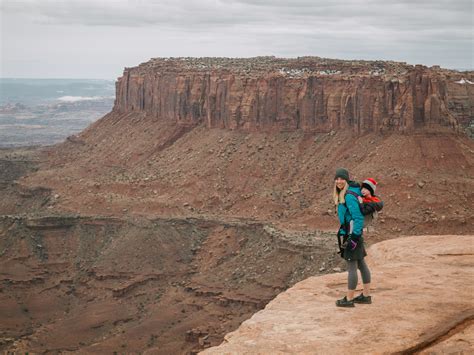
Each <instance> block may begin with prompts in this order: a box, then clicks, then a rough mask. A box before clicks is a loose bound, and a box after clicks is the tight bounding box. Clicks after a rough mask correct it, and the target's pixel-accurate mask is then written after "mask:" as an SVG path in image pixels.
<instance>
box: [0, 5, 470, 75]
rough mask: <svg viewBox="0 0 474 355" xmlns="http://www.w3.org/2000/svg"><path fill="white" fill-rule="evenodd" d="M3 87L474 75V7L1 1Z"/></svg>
mask: <svg viewBox="0 0 474 355" xmlns="http://www.w3.org/2000/svg"><path fill="white" fill-rule="evenodd" d="M0 4H1V5H0V6H1V48H0V50H1V67H0V76H1V77H30V78H106V79H115V78H117V77H118V76H121V75H122V72H123V68H124V67H130V66H136V65H138V64H139V63H141V62H144V61H147V60H149V59H150V58H153V57H178V56H198V57H201V56H219V57H252V56H258V55H275V56H278V57H298V56H305V55H314V56H320V57H328V58H340V59H369V60H372V59H384V60H396V61H404V62H408V63H410V64H425V65H428V66H430V65H434V64H438V65H441V66H442V67H446V68H459V69H464V68H468V69H472V68H473V51H474V49H473V46H474V45H473V16H474V15H473V9H472V0H431V1H428V0H394V1H390V0H366V1H362V0H345V1H342V0H326V1H320V0H254V1H251V0H128V1H127V0H0Z"/></svg>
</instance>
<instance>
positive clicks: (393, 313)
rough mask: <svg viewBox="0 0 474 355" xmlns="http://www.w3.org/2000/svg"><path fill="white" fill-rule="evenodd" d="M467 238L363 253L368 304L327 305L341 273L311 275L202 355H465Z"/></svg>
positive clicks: (469, 346)
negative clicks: (369, 275) (368, 281)
mask: <svg viewBox="0 0 474 355" xmlns="http://www.w3.org/2000/svg"><path fill="white" fill-rule="evenodd" d="M473 237H474V236H455V235H450V236H423V237H421V236H418V237H406V238H399V239H394V240H390V241H385V242H382V243H378V244H376V245H374V246H373V247H372V248H371V249H370V251H369V256H370V260H369V264H370V266H371V269H372V275H373V285H374V286H375V289H374V290H373V294H372V298H373V303H372V304H371V305H356V307H355V308H352V309H351V308H346V309H344V308H337V307H336V306H335V305H334V301H335V299H336V298H338V297H340V296H341V295H343V294H344V292H345V287H346V278H347V275H346V273H339V274H332V275H326V276H322V277H311V278H309V279H306V280H304V281H302V282H300V283H298V284H296V285H295V286H294V287H292V288H291V289H289V290H287V291H286V292H284V293H282V294H280V295H279V296H278V297H277V298H275V299H274V300H273V301H271V302H270V303H269V304H268V305H267V306H266V307H265V309H264V310H262V311H260V312H258V313H256V314H255V315H254V316H252V318H250V319H249V320H247V321H245V322H244V323H243V324H242V325H241V326H240V328H239V329H238V330H236V331H235V332H232V333H230V334H228V335H226V337H225V341H224V343H223V344H222V345H220V346H218V347H215V348H211V349H208V350H207V351H204V352H203V353H202V354H206V355H208V354H209V355H210V354H349V353H352V354H412V353H415V352H416V353H418V352H420V351H421V352H422V353H429V354H432V353H433V352H432V351H434V353H445V352H449V353H459V354H461V353H466V354H467V353H471V352H472V350H473V349H474V343H473V332H474V326H473V325H474V312H473V309H474V307H473V306H474V303H473V300H472V285H471V284H472V275H473V271H474V269H473V267H474V263H473V258H472V255H473V253H474V250H473V248H472V241H473Z"/></svg>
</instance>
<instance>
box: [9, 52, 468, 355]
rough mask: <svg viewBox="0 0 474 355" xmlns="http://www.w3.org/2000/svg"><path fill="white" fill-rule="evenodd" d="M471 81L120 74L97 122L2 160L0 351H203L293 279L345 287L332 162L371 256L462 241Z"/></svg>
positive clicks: (404, 75) (394, 69)
mask: <svg viewBox="0 0 474 355" xmlns="http://www.w3.org/2000/svg"><path fill="white" fill-rule="evenodd" d="M463 80H464V81H463ZM472 81H474V73H473V72H457V71H452V70H447V69H443V68H439V67H431V68H427V67H424V66H419V65H418V66H412V65H408V64H406V63H398V62H382V61H373V62H363V61H341V60H330V59H324V58H317V57H301V58H297V59H282V58H274V57H257V58H247V59H236V58H161V59H160V58H156V59H152V60H150V61H149V62H146V63H143V64H140V65H139V66H137V67H134V68H126V69H125V70H124V74H123V76H122V77H120V78H119V79H118V80H117V82H116V99H115V104H114V107H113V109H112V111H111V112H110V113H108V114H106V115H105V116H104V117H103V118H101V119H100V120H98V121H97V122H95V123H93V124H91V125H90V126H89V127H88V128H87V129H85V130H84V131H82V132H81V133H79V134H76V135H72V136H70V137H68V138H67V139H66V140H65V141H64V142H62V143H60V144H57V145H54V146H50V147H44V148H37V149H34V148H19V149H2V150H0V167H1V169H0V189H1V190H0V191H1V193H2V199H0V216H1V218H0V265H1V268H0V270H1V271H0V282H1V284H2V288H1V292H0V304H1V306H0V317H1V319H2V326H1V328H0V349H1V350H3V351H18V352H26V351H31V352H35V353H43V352H67V351H72V352H86V353H94V352H95V353H97V352H117V353H127V352H147V353H162V354H167V353H183V354H184V353H197V352H199V351H201V350H203V349H206V348H209V347H211V346H216V345H219V344H220V343H221V342H222V341H223V340H224V336H225V335H226V334H227V333H229V332H232V331H234V330H235V329H237V328H238V327H239V325H240V324H241V323H242V322H244V321H245V320H247V319H249V318H250V317H252V315H253V314H255V313H256V312H258V311H259V310H261V309H262V308H264V307H265V305H267V304H268V302H270V301H271V300H272V299H274V298H275V297H276V296H277V295H278V294H280V293H282V292H283V291H285V290H287V289H288V288H290V291H289V292H292V291H291V290H292V289H291V287H292V286H294V285H296V286H295V287H297V288H298V287H300V286H298V285H300V283H298V282H300V281H302V282H303V283H304V282H315V283H318V282H324V281H314V280H319V279H321V280H326V278H334V277H336V278H337V277H339V278H340V277H341V275H343V274H341V271H343V270H344V263H343V261H342V260H341V259H340V258H339V257H338V256H337V254H335V251H336V250H337V242H336V239H335V230H336V229H337V227H338V222H337V220H336V218H335V215H334V206H333V203H332V201H331V193H332V188H333V177H334V171H335V169H336V168H338V167H341V166H344V167H346V168H347V169H349V171H350V173H351V177H352V178H353V179H354V180H358V181H361V180H364V179H365V178H367V177H373V178H375V179H376V180H377V181H378V185H377V193H378V194H379V196H380V197H381V198H382V199H383V201H384V202H385V208H384V210H382V212H381V213H380V214H379V217H378V218H377V220H376V221H375V223H374V225H372V226H370V228H369V230H368V231H367V232H366V233H367V243H368V244H369V245H370V246H373V247H374V248H377V246H378V245H384V244H383V243H392V242H393V243H396V242H397V241H398V240H399V239H400V240H402V239H403V238H401V237H404V236H414V237H413V238H417V237H420V238H424V237H421V236H423V235H430V234H436V235H464V236H465V237H463V238H472V236H471V234H472V226H473V225H474V223H473V222H474V216H473V215H472V210H473V207H474V205H473V202H472V201H473V200H474V194H473V191H474V179H473V178H472V177H473V176H474V141H473V140H472V139H471V138H470V134H471V133H470V132H471V131H470V127H471V122H472V120H473V117H474V115H473V107H474V104H473V102H474V92H473V88H472V86H474V85H471V84H469V82H472ZM447 240H449V241H451V240H456V239H452V238H450V239H447ZM469 240H470V239H469ZM394 245H395V246H394V248H396V244H394ZM379 248H381V247H379ZM374 250H376V249H374ZM443 260H445V259H443ZM466 270H467V269H466ZM394 272H396V270H395V271H394ZM334 273H336V274H334ZM326 274H331V275H326ZM334 275H336V276H334ZM337 275H339V276H337ZM313 276H316V278H312V277H313ZM308 277H311V278H310V279H309V280H308V281H303V280H305V279H307V278H308ZM380 280H381V281H380V282H382V279H380ZM341 285H342V284H341ZM341 287H342V286H341ZM453 287H454V286H453ZM456 287H457V286H456ZM342 289H343V288H341V289H340V290H339V289H338V291H341V292H342ZM427 292H428V291H427ZM333 293H334V292H333ZM283 295H285V294H283ZM338 295H339V294H338ZM333 296H334V297H336V294H335V293H334V295H333ZM282 297H283V298H284V297H286V296H282ZM420 297H421V298H420V300H421V301H422V299H423V296H420ZM270 304H272V303H270ZM330 304H331V307H332V305H333V301H332V300H331V302H330ZM271 307H272V306H271ZM331 309H332V308H331ZM264 312H265V311H264ZM257 314H259V313H257ZM258 317H259V316H258ZM3 320H5V321H3ZM244 324H246V323H244ZM243 329H244V328H243ZM469 329H471V328H469Z"/></svg>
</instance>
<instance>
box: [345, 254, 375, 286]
mask: <svg viewBox="0 0 474 355" xmlns="http://www.w3.org/2000/svg"><path fill="white" fill-rule="evenodd" d="M346 261H347V271H348V272H349V275H348V276H347V288H348V289H349V290H355V289H356V287H357V268H359V270H360V274H361V276H362V282H363V283H364V284H368V283H370V270H369V267H368V266H367V264H366V263H365V260H364V259H362V260H346Z"/></svg>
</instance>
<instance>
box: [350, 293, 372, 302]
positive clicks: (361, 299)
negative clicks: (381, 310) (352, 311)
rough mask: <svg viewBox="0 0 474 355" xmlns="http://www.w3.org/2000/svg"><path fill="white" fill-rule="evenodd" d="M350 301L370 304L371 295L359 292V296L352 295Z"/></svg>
mask: <svg viewBox="0 0 474 355" xmlns="http://www.w3.org/2000/svg"><path fill="white" fill-rule="evenodd" d="M352 301H353V302H354V303H364V304H371V303H372V297H371V296H364V294H363V293H361V294H360V295H359V296H357V297H354V299H353V300H352Z"/></svg>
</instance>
